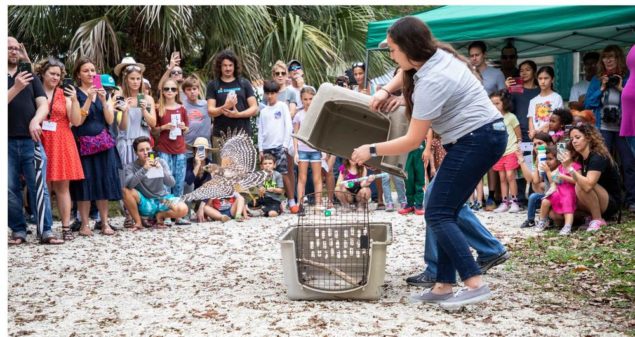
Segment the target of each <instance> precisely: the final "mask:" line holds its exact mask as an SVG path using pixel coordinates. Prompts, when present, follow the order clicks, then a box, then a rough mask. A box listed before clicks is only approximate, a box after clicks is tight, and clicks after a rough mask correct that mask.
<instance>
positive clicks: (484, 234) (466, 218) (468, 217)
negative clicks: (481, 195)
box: [423, 179, 505, 280]
mask: <svg viewBox="0 0 635 337" xmlns="http://www.w3.org/2000/svg"><path fill="white" fill-rule="evenodd" d="M433 183H434V179H432V181H430V183H429V184H428V188H431V187H432V185H433ZM427 205H428V203H427V202H426V200H424V208H426V207H427ZM457 224H458V225H459V229H460V230H461V232H463V235H465V239H466V240H467V243H468V245H470V247H472V248H474V250H476V252H477V253H478V258H477V259H476V260H477V261H483V262H485V261H489V260H491V259H494V258H496V257H498V256H499V255H501V254H503V253H504V252H505V247H504V246H503V245H502V244H501V243H500V242H499V241H498V240H497V239H496V238H495V237H494V236H493V235H492V233H490V232H489V231H488V230H487V228H485V227H484V226H483V224H481V222H480V221H479V220H478V218H477V217H476V215H474V213H473V212H472V210H471V209H470V208H469V207H468V206H467V205H465V204H463V207H461V210H459V216H458V218H457ZM438 250H439V246H438V245H437V242H436V240H435V237H434V233H433V231H431V230H426V243H425V249H424V255H423V260H424V261H425V263H426V270H425V271H424V274H425V275H426V276H428V277H429V278H431V279H433V280H436V278H437V259H438Z"/></svg>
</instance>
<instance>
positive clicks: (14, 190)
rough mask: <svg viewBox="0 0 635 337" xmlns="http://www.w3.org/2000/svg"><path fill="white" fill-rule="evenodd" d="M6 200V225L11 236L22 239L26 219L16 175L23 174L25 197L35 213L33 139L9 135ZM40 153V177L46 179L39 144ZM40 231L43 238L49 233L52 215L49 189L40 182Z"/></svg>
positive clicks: (41, 149) (43, 158)
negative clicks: (27, 196)
mask: <svg viewBox="0 0 635 337" xmlns="http://www.w3.org/2000/svg"><path fill="white" fill-rule="evenodd" d="M8 145H9V156H8V158H9V163H8V171H9V172H8V173H9V181H8V183H9V200H8V208H9V209H8V210H7V213H8V215H9V228H10V229H11V231H12V232H13V237H14V238H17V237H20V238H23V239H26V220H25V219H24V204H23V202H22V186H21V185H20V175H21V174H22V175H24V179H25V180H26V186H27V189H28V191H29V200H30V202H31V203H32V205H31V209H32V210H33V213H34V214H35V216H36V219H37V218H39V215H38V214H37V207H35V200H36V197H35V195H36V188H35V159H34V158H35V142H34V141H33V140H32V139H30V138H25V139H14V138H9V144H8ZM39 149H40V152H41V153H42V160H43V166H44V167H43V168H42V179H44V182H46V152H44V147H43V146H42V144H40V146H39ZM44 210H45V211H44V232H43V233H42V234H43V237H45V238H46V237H48V236H50V235H51V226H52V225H53V214H52V213H51V200H50V197H49V191H48V189H47V187H46V184H44Z"/></svg>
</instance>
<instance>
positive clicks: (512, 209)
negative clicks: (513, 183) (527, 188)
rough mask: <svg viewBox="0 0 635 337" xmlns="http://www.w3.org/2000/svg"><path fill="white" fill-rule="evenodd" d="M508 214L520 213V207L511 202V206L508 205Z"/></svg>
mask: <svg viewBox="0 0 635 337" xmlns="http://www.w3.org/2000/svg"><path fill="white" fill-rule="evenodd" d="M508 212H509V213H518V212H520V206H518V203H516V202H514V201H512V203H511V205H509V210H508Z"/></svg>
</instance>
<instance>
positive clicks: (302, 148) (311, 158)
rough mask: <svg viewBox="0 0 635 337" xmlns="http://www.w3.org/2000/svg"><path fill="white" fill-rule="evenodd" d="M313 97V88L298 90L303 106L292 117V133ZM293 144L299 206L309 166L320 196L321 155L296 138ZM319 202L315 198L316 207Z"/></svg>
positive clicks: (296, 128) (300, 122)
mask: <svg viewBox="0 0 635 337" xmlns="http://www.w3.org/2000/svg"><path fill="white" fill-rule="evenodd" d="M313 96H315V89H313V87H304V88H302V90H300V98H301V99H302V104H303V105H304V107H303V108H302V109H300V110H299V111H298V112H297V113H296V114H295V116H294V117H293V132H294V133H298V131H299V130H300V127H301V126H302V122H303V121H304V117H305V116H306V112H307V111H308V110H309V106H311V101H312V100H313ZM293 143H294V146H293V147H294V148H295V157H294V159H295V162H297V163H298V201H299V202H300V204H301V203H302V198H303V197H304V191H305V187H306V179H307V172H308V170H309V165H311V172H312V175H313V190H314V192H315V195H317V196H321V195H322V153H321V152H320V151H317V150H315V149H313V148H311V147H309V146H308V145H306V144H305V143H304V142H302V141H299V140H297V139H296V138H294V139H293ZM321 202H322V198H319V197H318V198H316V200H315V203H316V206H320V203H321Z"/></svg>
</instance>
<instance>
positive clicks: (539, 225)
mask: <svg viewBox="0 0 635 337" xmlns="http://www.w3.org/2000/svg"><path fill="white" fill-rule="evenodd" d="M548 227H549V221H548V220H539V221H538V223H537V224H536V232H542V231H544V230H545V229H547V228H548Z"/></svg>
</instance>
